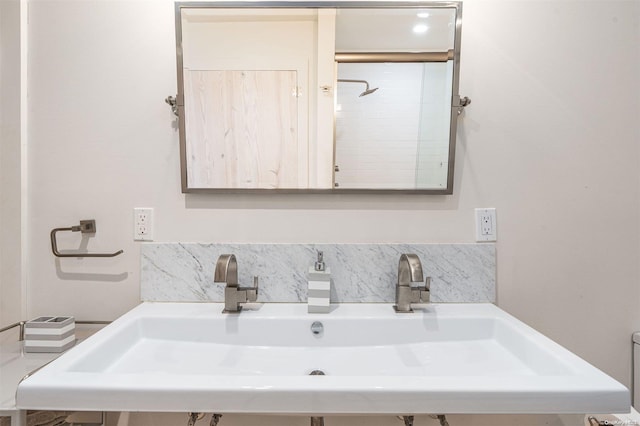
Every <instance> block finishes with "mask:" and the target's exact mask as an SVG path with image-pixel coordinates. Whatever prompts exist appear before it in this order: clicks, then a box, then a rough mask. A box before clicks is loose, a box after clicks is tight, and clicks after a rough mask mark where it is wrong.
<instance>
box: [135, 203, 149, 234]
mask: <svg viewBox="0 0 640 426" xmlns="http://www.w3.org/2000/svg"><path fill="white" fill-rule="evenodd" d="M133 240H134V241H153V209H152V208H150V207H136V208H135V209H133Z"/></svg>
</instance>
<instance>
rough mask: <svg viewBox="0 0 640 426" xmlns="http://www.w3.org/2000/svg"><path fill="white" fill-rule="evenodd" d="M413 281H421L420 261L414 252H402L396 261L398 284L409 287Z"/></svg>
mask: <svg viewBox="0 0 640 426" xmlns="http://www.w3.org/2000/svg"><path fill="white" fill-rule="evenodd" d="M415 282H422V263H420V258H419V257H418V256H416V255H415V254H411V253H404V254H402V255H401V256H400V262H398V286H402V287H409V286H411V283H415Z"/></svg>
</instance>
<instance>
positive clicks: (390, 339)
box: [17, 302, 629, 415]
mask: <svg viewBox="0 0 640 426" xmlns="http://www.w3.org/2000/svg"><path fill="white" fill-rule="evenodd" d="M222 309H223V305H222V304H218V303H148V302H146V303H142V304H141V305H139V306H138V307H136V308H134V309H133V310H131V311H130V312H128V313H127V314H125V315H124V316H122V317H121V318H119V319H118V320H116V321H115V322H113V323H112V324H110V325H109V326H107V327H105V328H104V329H103V330H101V331H100V332H98V333H96V334H95V335H93V336H92V337H90V338H89V339H87V340H86V341H84V342H82V343H81V344H79V345H78V346H76V347H75V348H73V349H72V350H70V351H69V352H67V353H65V354H64V355H62V356H61V357H60V358H58V359H57V360H55V361H54V362H52V363H51V364H49V365H47V366H45V367H44V368H43V369H41V370H40V371H38V372H36V373H35V374H33V375H32V376H31V377H29V378H27V379H25V380H24V381H23V382H22V383H21V384H20V385H19V387H18V392H17V404H18V407H19V408H23V409H59V410H69V409H72V410H100V411H164V412H167V411H191V412H218V413H290V414H308V415H324V414H356V413H367V414H376V413H380V414H382V413H385V414H423V413H433V414H436V413H587V412H609V413H610V412H628V411H629V391H628V390H627V389H626V388H625V387H624V386H623V385H621V384H620V383H618V382H617V381H615V380H614V379H612V378H611V377H609V376H607V375H606V374H604V373H603V372H601V371H600V370H598V369H597V368H595V367H593V366H591V365H590V364H588V363H587V362H585V361H584V360H582V359H581V358H579V357H577V356H576V355H574V354H572V353H571V352H569V351H567V350H566V349H564V348H563V347H561V346H559V345H558V344H556V343H554V342H553V341H551V340H550V339H548V338H546V337H545V336H543V335H542V334H540V333H538V332H537V331H535V330H533V329H532V328H530V327H528V326H526V325H525V324H523V323H522V322H520V321H518V320H517V319H515V318H514V317H512V316H510V315H509V314H507V313H506V312H504V311H502V310H501V309H500V308H498V307H496V306H495V305H492V304H425V305H417V306H416V305H414V309H415V312H413V313H410V314H400V313H396V312H395V311H394V310H393V308H392V306H391V305H390V304H364V303H363V304H341V305H335V306H334V307H333V310H332V312H331V313H329V314H308V313H307V306H306V305H305V304H302V303H298V304H287V303H280V304H276V303H272V304H253V305H251V304H249V305H246V306H245V309H244V310H243V311H242V313H241V314H222V313H221V311H222ZM312 372H315V373H314V374H311V373H312ZM320 373H322V374H320Z"/></svg>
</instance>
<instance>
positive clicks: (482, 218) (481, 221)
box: [476, 208, 498, 241]
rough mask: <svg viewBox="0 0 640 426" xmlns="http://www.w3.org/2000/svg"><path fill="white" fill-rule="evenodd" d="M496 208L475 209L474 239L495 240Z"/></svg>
mask: <svg viewBox="0 0 640 426" xmlns="http://www.w3.org/2000/svg"><path fill="white" fill-rule="evenodd" d="M497 226H498V225H497V222H496V209H495V208H490V209H476V241H496V240H497V235H498V228H497Z"/></svg>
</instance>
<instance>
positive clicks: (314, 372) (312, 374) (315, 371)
mask: <svg viewBox="0 0 640 426" xmlns="http://www.w3.org/2000/svg"><path fill="white" fill-rule="evenodd" d="M309 375H310V376H324V375H325V374H324V371H322V370H313V371H312V372H311V373H309Z"/></svg>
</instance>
